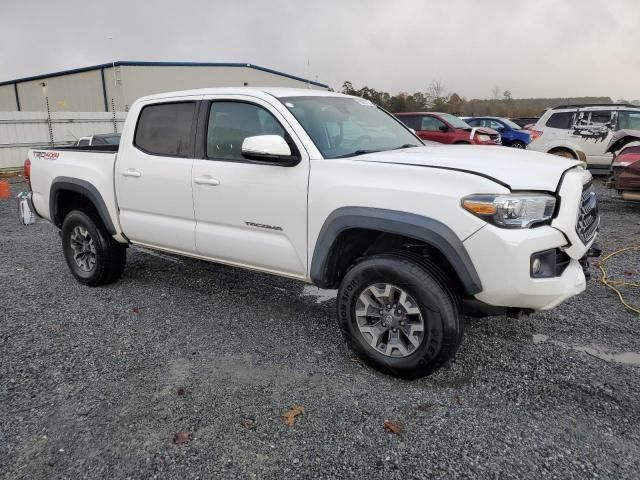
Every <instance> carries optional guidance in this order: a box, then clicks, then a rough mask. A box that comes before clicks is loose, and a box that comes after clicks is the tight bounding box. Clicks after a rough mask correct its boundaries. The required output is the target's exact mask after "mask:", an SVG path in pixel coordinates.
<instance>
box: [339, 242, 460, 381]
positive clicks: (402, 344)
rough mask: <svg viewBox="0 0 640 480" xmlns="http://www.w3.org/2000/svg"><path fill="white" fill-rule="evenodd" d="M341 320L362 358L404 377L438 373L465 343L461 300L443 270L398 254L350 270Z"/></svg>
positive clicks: (341, 302) (344, 282)
mask: <svg viewBox="0 0 640 480" xmlns="http://www.w3.org/2000/svg"><path fill="white" fill-rule="evenodd" d="M338 318H339V322H340V328H341V330H342V333H343V335H344V338H345V340H346V341H347V343H348V344H349V346H350V347H351V348H352V349H353V351H354V352H355V353H356V355H358V357H360V358H361V359H362V360H363V361H364V362H366V363H367V364H369V365H370V366H372V367H373V368H375V369H377V370H380V371H381V372H384V373H387V374H390V375H394V376H397V377H401V378H407V379H413V378H420V377H423V376H425V375H429V374H430V373H432V372H434V371H436V370H437V369H439V368H440V367H442V366H443V365H444V364H445V363H446V362H447V361H448V360H450V359H451V358H452V357H453V356H454V355H455V353H456V351H457V349H458V347H459V345H460V343H461V341H462V328H463V323H462V322H463V319H462V315H461V313H460V311H459V308H458V298H457V296H456V294H455V292H453V290H452V289H451V288H450V287H449V286H448V282H446V280H445V279H444V278H443V277H442V274H441V272H440V271H438V270H437V269H435V268H432V267H431V266H430V265H429V264H428V263H426V262H421V261H417V260H414V259H412V258H409V257H403V256H399V255H395V254H385V255H376V256H373V257H370V258H368V259H366V260H363V261H362V262H360V263H358V264H356V265H355V266H354V267H352V268H351V269H350V270H349V271H348V272H347V274H346V275H345V277H344V279H343V280H342V283H341V285H340V290H339V292H338Z"/></svg>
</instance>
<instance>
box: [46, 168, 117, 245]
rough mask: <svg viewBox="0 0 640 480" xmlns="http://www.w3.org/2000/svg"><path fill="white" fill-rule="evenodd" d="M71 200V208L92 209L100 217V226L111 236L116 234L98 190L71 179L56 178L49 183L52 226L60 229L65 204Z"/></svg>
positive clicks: (83, 181) (67, 207)
mask: <svg viewBox="0 0 640 480" xmlns="http://www.w3.org/2000/svg"><path fill="white" fill-rule="evenodd" d="M70 199H73V200H72V201H73V206H80V207H81V206H88V207H92V208H93V209H94V210H95V212H96V213H97V214H98V216H99V217H100V220H101V221H102V224H103V225H104V227H105V228H106V229H107V232H109V234H111V235H115V234H116V233H117V231H116V228H115V226H114V225H113V221H112V220H111V216H110V215H109V210H108V209H107V205H106V203H105V202H104V199H103V198H102V195H100V192H99V191H98V189H97V188H96V187H95V186H94V185H92V184H91V183H89V182H87V181H86V180H81V179H78V178H72V177H56V178H54V179H53V182H51V190H50V192H49V212H50V216H51V221H52V222H53V224H54V225H55V226H56V227H58V228H61V227H62V222H63V221H64V215H65V214H66V213H68V212H69V207H70V205H68V204H67V203H68V202H70V201H71V200H70Z"/></svg>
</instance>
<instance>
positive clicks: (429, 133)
mask: <svg viewBox="0 0 640 480" xmlns="http://www.w3.org/2000/svg"><path fill="white" fill-rule="evenodd" d="M394 115H395V116H396V117H397V118H398V120H400V121H401V122H402V123H404V124H405V125H406V126H407V127H409V128H412V129H414V130H415V131H416V134H417V135H418V136H419V137H420V138H421V139H423V140H431V141H432V142H440V143H449V144H451V143H455V144H459V145H469V144H472V145H501V143H502V142H501V139H500V134H499V133H498V132H496V131H495V130H492V129H491V128H485V127H478V128H474V127H472V126H471V125H469V124H467V123H466V122H464V121H463V120H460V119H459V118H458V117H456V116H455V115H451V114H450V113H434V112H409V113H395V114H394Z"/></svg>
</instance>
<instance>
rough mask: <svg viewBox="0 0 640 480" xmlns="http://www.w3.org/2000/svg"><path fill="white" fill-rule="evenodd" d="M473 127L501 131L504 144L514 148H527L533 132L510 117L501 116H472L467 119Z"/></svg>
mask: <svg viewBox="0 0 640 480" xmlns="http://www.w3.org/2000/svg"><path fill="white" fill-rule="evenodd" d="M465 122H467V123H468V124H469V125H471V126H472V127H486V128H492V129H493V130H496V131H497V132H498V133H500V137H501V138H502V144H503V145H506V146H507V147H513V148H527V145H529V142H531V134H530V133H529V132H528V131H526V130H523V129H522V128H520V126H518V125H517V124H515V123H513V122H512V121H511V120H509V119H508V118H501V117H471V118H468V119H465Z"/></svg>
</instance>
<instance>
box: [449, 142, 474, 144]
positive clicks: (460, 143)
mask: <svg viewBox="0 0 640 480" xmlns="http://www.w3.org/2000/svg"><path fill="white" fill-rule="evenodd" d="M453 144H454V145H471V142H454V143H453Z"/></svg>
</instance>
